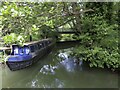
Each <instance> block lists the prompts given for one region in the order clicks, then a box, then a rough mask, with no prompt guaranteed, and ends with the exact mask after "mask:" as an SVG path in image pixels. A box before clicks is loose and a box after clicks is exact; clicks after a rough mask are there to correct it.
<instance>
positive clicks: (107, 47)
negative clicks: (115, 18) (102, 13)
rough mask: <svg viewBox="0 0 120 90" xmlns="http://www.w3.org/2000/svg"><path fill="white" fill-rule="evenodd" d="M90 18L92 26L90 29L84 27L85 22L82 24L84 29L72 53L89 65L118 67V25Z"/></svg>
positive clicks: (113, 68) (119, 64) (119, 63)
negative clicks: (77, 45) (79, 42)
mask: <svg viewBox="0 0 120 90" xmlns="http://www.w3.org/2000/svg"><path fill="white" fill-rule="evenodd" d="M87 19H88V18H87ZM91 20H92V26H91V28H90V29H87V30H86V29H85V27H84V26H86V24H85V25H84V26H83V27H84V29H85V30H83V32H82V34H81V35H80V36H79V37H78V39H79V40H81V44H80V46H79V47H76V49H75V50H74V53H73V54H74V55H76V56H77V57H78V56H79V57H81V58H82V59H83V60H85V61H89V62H90V67H94V66H95V67H100V68H104V67H105V66H107V67H108V68H111V69H112V70H115V69H118V68H120V61H119V60H118V58H120V56H119V53H118V51H119V50H118V31H117V27H118V25H116V24H115V25H111V26H109V25H108V24H107V23H106V22H105V21H103V20H102V18H101V19H100V18H99V17H94V18H93V19H91ZM101 22H102V23H101ZM87 28H88V27H87Z"/></svg>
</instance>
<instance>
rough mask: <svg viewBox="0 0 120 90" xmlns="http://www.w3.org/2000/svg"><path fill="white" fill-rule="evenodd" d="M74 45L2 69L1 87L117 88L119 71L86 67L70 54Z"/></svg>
mask: <svg viewBox="0 0 120 90" xmlns="http://www.w3.org/2000/svg"><path fill="white" fill-rule="evenodd" d="M73 49H74V47H71V48H68V49H66V48H64V49H62V48H61V49H60V48H59V49H58V47H56V48H55V49H54V50H53V52H51V53H50V54H49V55H48V56H46V57H44V58H43V59H42V60H40V61H39V62H38V63H36V64H35V65H33V66H32V67H29V68H26V69H23V70H19V71H10V70H9V69H8V68H7V67H5V68H3V70H2V79H3V83H2V87H6V88H11V87H12V88H100V87H101V88H117V87H118V74H117V73H113V72H110V71H108V70H106V69H96V68H89V67H88V65H87V64H85V63H83V61H82V60H81V59H78V58H76V57H72V56H71V55H70V53H71V52H72V50H73Z"/></svg>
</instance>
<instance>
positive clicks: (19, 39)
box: [3, 33, 25, 46]
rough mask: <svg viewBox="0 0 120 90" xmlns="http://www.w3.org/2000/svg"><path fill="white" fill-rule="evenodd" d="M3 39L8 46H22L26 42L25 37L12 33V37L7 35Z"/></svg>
mask: <svg viewBox="0 0 120 90" xmlns="http://www.w3.org/2000/svg"><path fill="white" fill-rule="evenodd" d="M3 39H4V43H5V44H6V45H8V46H9V45H10V44H18V45H22V44H23V43H24V42H25V40H24V38H23V36H21V35H16V34H15V33H11V34H10V35H6V36H4V37H3Z"/></svg>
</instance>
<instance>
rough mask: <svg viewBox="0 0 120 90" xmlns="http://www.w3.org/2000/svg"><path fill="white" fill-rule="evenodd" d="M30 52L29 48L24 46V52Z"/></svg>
mask: <svg viewBox="0 0 120 90" xmlns="http://www.w3.org/2000/svg"><path fill="white" fill-rule="evenodd" d="M29 53H30V49H29V47H27V46H24V54H29Z"/></svg>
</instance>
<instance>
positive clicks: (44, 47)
mask: <svg viewBox="0 0 120 90" xmlns="http://www.w3.org/2000/svg"><path fill="white" fill-rule="evenodd" d="M54 43H55V42H53V40H52V39H43V40H40V41H33V42H30V43H25V44H24V45H23V46H22V47H21V46H19V45H16V44H14V45H12V47H11V49H12V51H11V55H9V56H8V57H7V61H6V64H7V66H8V67H9V68H10V70H12V71H15V70H19V69H23V68H26V67H28V66H31V65H32V64H34V63H35V62H37V61H38V60H40V58H41V57H43V56H44V55H45V54H48V53H50V52H51V50H52V48H53V46H54Z"/></svg>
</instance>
